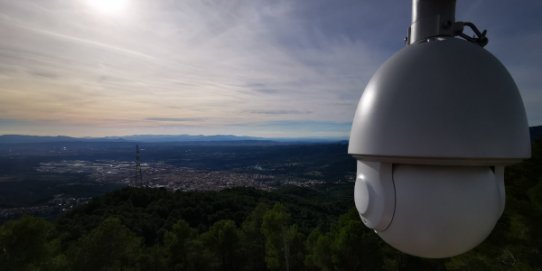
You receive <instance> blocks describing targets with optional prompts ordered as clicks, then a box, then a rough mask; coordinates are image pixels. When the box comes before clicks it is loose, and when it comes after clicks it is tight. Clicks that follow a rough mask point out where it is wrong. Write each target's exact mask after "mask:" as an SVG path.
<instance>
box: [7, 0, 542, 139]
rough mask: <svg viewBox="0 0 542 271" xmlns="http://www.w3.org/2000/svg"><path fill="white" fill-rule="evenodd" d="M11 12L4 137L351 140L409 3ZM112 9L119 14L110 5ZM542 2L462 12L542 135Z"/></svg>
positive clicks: (59, 2) (196, 3)
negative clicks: (365, 94)
mask: <svg viewBox="0 0 542 271" xmlns="http://www.w3.org/2000/svg"><path fill="white" fill-rule="evenodd" d="M92 1H93V0H70V1H68V0H35V1H31V0H18V1H13V0H0V37H1V38H0V134H36V135H59V134H61V135H72V136H105V135H129V134H236V135H252V136H266V137H344V138H346V137H347V136H348V133H349V130H350V123H351V121H352V117H353V114H354V111H355V108H356V105H357V102H358V100H359V97H360V96H361V93H362V91H363V89H364V88H365V84H366V83H367V81H368V80H369V78H370V77H371V75H372V74H373V73H374V72H375V70H376V69H377V68H378V67H379V66H380V64H382V62H384V61H385V60H386V59H387V58H388V57H390V56H391V55H392V54H393V53H394V52H396V51H397V50H399V49H401V48H402V47H403V46H404V42H403V38H404V37H405V35H406V31H407V28H408V26H409V25H410V19H411V18H410V16H411V1H405V0H402V1H397V0H382V1H367V0H365V1H361V0H348V1H347V0H337V1H331V0H299V1H297V0H206V1H205V0H177V1H174V0H160V1H158V0H153V1H150V0H148V1H145V0H94V2H95V3H91V2H92ZM107 3H109V4H107ZM541 14H542V1H539V0H525V1H523V0H522V1H505V0H497V1H496V0H493V1H490V0H485V1H467V0H458V5H457V19H458V20H464V21H473V22H474V23H475V24H476V25H477V26H479V28H481V29H487V30H488V37H489V40H490V42H489V45H488V46H486V49H488V50H489V51H490V52H492V53H493V54H495V55H496V56H497V57H498V58H499V59H500V60H501V61H502V62H503V63H504V64H505V66H507V68H508V69H509V70H510V72H511V73H512V76H513V77H514V79H515V80H516V83H517V84H518V86H519V88H520V91H521V94H522V97H523V100H524V103H525V106H526V110H527V115H528V119H529V124H530V125H541V124H542V106H541V105H542V91H541V90H540V87H541V86H542V49H541V48H542V47H541V46H542V27H541V26H542V24H540V15H541Z"/></svg>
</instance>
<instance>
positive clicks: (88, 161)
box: [0, 142, 355, 220]
mask: <svg viewBox="0 0 542 271" xmlns="http://www.w3.org/2000/svg"><path fill="white" fill-rule="evenodd" d="M136 146H137V145H136V144H134V143H126V142H93V143H89V142H69V143H66V142H63V143H54V142H53V143H41V144H37V143H13V144H4V145H0V160H2V161H0V162H1V163H0V196H1V197H0V220H7V219H10V218H14V217H18V216H21V215H24V214H33V215H39V216H42V217H51V218H53V217H56V216H58V215H59V214H61V213H64V212H66V211H69V210H71V209H72V208H74V207H76V206H79V205H81V204H85V203H87V202H88V201H89V200H91V199H92V197H93V196H95V195H100V194H103V193H106V192H108V191H112V190H115V189H118V188H121V187H126V186H136V187H150V188H163V189H168V190H172V191H218V190H223V189H228V188H233V187H251V188H255V189H259V190H265V191H269V190H273V189H276V188H278V187H281V186H284V185H292V186H298V187H310V186H316V185H322V184H334V183H344V182H353V181H354V178H355V174H354V170H355V163H354V160H352V159H351V158H350V157H348V155H347V154H346V149H345V148H346V145H345V144H342V143H341V144H332V143H318V144H284V143H280V144H274V143H269V142H262V143H261V144H260V143H258V142H240V143H231V142H229V143H227V144H225V143H183V144H179V143H155V144H151V143H146V144H145V148H142V149H141V160H140V159H139V158H138V157H139V154H136V148H135V147H136ZM137 147H139V146H137ZM328 156H331V157H334V159H329V158H328ZM337 157H339V159H338V158H337ZM341 159H342V161H341ZM139 169H140V172H141V173H140V174H139V173H138V172H139ZM10 191H11V192H10Z"/></svg>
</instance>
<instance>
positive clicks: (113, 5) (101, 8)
mask: <svg viewBox="0 0 542 271" xmlns="http://www.w3.org/2000/svg"><path fill="white" fill-rule="evenodd" d="M128 1H129V0H86V3H87V4H88V5H89V6H90V7H92V8H93V9H95V10H96V11H98V12H100V13H104V14H109V15H118V14H121V13H123V11H124V10H126V7H127V5H128Z"/></svg>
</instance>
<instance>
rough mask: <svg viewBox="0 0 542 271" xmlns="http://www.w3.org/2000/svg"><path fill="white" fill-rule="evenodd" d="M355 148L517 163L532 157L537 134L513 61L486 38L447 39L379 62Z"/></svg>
mask: <svg viewBox="0 0 542 271" xmlns="http://www.w3.org/2000/svg"><path fill="white" fill-rule="evenodd" d="M348 152H349V153H350V154H351V155H353V156H355V157H360V158H366V159H374V158H382V157H393V158H396V159H400V158H408V159H409V160H412V159H418V160H419V162H423V160H424V159H425V158H431V159H430V160H431V161H430V163H435V159H441V160H442V162H443V163H446V162H447V161H448V160H453V159H459V160H462V161H463V163H470V164H479V163H483V164H488V165H491V164H509V163H510V162H513V161H518V160H520V159H523V158H527V157H529V156H530V140H529V134H528V126H527V120H526V114H525V109H524V107H523V102H522V100H521V97H520V95H519V91H518V89H517V87H516V84H515V83H514V80H513V79H512V77H511V76H510V74H509V73H508V71H507V70H506V68H505V67H504V66H503V65H502V64H501V63H500V62H499V61H498V60H497V59H496V58H495V57H494V56H493V55H492V54H490V53H489V52H487V51H486V50H485V49H483V48H481V47H480V46H478V45H475V44H472V43H470V42H467V41H464V40H460V39H456V38H444V39H436V40H433V41H429V42H425V43H420V44H413V45H410V46H407V47H405V48H403V49H402V50H400V51H399V52H398V53H396V54H395V55H394V56H392V57H391V58H390V59H389V60H387V61H386V62H385V63H384V64H383V65H382V66H381V67H380V68H379V69H378V71H377V72H376V73H375V75H374V76H373V77H372V78H371V80H370V81H369V83H368V85H367V87H366V88H365V91H364V93H363V95H362V97H361V99H360V101H359V104H358V108H357V111H356V114H355V116H354V121H353V123H352V130H351V133H350V142H349V147H348Z"/></svg>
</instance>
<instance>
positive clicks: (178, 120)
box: [146, 117, 203, 122]
mask: <svg viewBox="0 0 542 271" xmlns="http://www.w3.org/2000/svg"><path fill="white" fill-rule="evenodd" d="M146 120H151V121H167V122H192V121H201V120H203V119H201V118H160V117H155V118H147V119H146Z"/></svg>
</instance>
